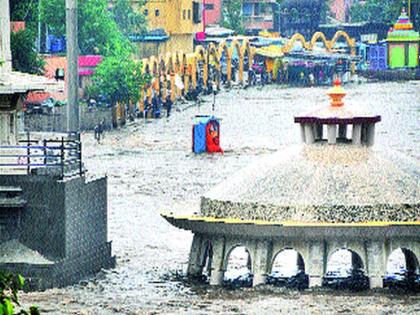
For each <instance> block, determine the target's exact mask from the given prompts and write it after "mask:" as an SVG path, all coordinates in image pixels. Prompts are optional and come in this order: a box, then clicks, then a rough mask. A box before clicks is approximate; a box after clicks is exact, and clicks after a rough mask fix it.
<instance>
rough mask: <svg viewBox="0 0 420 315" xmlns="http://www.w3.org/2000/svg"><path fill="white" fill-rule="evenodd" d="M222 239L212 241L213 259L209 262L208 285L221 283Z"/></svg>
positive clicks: (222, 264) (222, 274) (222, 262)
mask: <svg viewBox="0 0 420 315" xmlns="http://www.w3.org/2000/svg"><path fill="white" fill-rule="evenodd" d="M224 256H225V252H224V239H223V238H217V239H215V240H214V241H213V260H212V262H211V275H210V285H222V284H223V276H224V273H225V271H224Z"/></svg>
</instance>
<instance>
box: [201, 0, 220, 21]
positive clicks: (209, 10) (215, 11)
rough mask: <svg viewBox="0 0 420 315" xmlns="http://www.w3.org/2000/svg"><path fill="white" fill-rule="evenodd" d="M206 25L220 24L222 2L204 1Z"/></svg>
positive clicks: (218, 0)
mask: <svg viewBox="0 0 420 315" xmlns="http://www.w3.org/2000/svg"><path fill="white" fill-rule="evenodd" d="M203 4H204V16H205V25H209V24H219V23H220V21H221V19H222V0H203Z"/></svg>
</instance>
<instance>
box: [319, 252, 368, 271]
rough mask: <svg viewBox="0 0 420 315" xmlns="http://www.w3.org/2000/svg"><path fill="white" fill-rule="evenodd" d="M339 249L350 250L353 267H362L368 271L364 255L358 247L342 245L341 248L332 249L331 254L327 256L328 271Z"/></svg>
mask: <svg viewBox="0 0 420 315" xmlns="http://www.w3.org/2000/svg"><path fill="white" fill-rule="evenodd" d="M339 251H346V252H349V253H350V255H351V266H352V267H353V268H360V269H361V270H363V271H366V265H365V263H364V261H363V258H362V257H363V255H362V254H361V253H359V252H358V251H357V250H356V249H353V248H351V247H341V248H336V249H334V250H331V251H330V253H329V255H328V256H327V261H326V264H327V265H326V270H327V271H328V269H329V267H330V263H331V259H332V258H333V257H334V255H336V254H337V253H338V252H339Z"/></svg>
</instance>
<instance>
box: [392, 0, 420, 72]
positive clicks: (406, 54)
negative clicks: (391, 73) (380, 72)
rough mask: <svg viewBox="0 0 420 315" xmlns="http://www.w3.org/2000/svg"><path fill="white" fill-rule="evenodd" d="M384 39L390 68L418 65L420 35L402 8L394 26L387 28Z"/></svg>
mask: <svg viewBox="0 0 420 315" xmlns="http://www.w3.org/2000/svg"><path fill="white" fill-rule="evenodd" d="M386 41H387V42H388V58H389V62H388V64H389V67H390V68H391V69H394V68H404V67H406V68H415V67H417V66H418V65H419V43H420V35H419V32H416V31H415V30H414V28H413V23H411V22H410V18H409V17H408V15H407V13H406V12H405V9H404V8H403V11H402V12H401V15H400V16H399V18H398V21H397V22H396V23H395V25H394V27H393V28H391V29H390V30H389V32H388V37H387V39H386Z"/></svg>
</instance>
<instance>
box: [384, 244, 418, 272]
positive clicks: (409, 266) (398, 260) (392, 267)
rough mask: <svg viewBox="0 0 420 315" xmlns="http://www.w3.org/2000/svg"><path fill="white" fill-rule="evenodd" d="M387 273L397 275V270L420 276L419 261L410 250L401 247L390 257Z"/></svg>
mask: <svg viewBox="0 0 420 315" xmlns="http://www.w3.org/2000/svg"><path fill="white" fill-rule="evenodd" d="M386 269H387V273H395V271H397V270H396V269H399V270H398V271H401V269H405V270H406V271H408V272H414V273H416V274H418V273H419V272H420V266H419V261H418V258H417V256H416V254H414V252H413V251H412V250H410V249H408V248H405V247H402V248H401V247H400V248H397V249H395V250H393V251H392V252H391V253H390V255H389V256H388V260H387V268H386Z"/></svg>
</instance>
